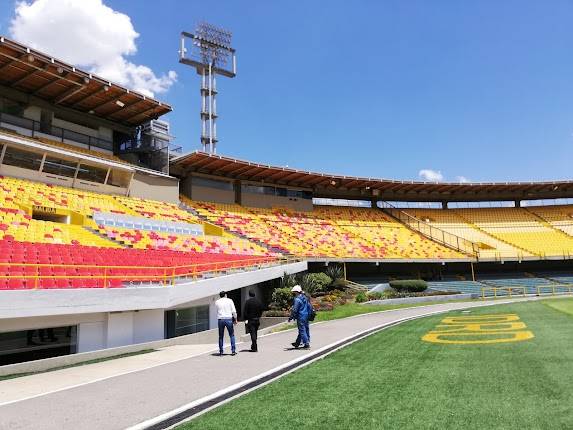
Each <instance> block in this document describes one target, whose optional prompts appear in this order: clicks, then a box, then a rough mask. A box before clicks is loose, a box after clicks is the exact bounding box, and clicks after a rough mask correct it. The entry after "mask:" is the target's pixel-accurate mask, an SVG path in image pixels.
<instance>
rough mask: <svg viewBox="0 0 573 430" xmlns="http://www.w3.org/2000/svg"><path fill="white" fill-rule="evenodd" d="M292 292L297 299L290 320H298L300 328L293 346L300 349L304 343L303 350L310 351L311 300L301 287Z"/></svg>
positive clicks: (296, 286) (297, 323)
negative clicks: (309, 318)
mask: <svg viewBox="0 0 573 430" xmlns="http://www.w3.org/2000/svg"><path fill="white" fill-rule="evenodd" d="M291 292H292V293H293V294H294V296H295V298H294V303H293V305H292V309H291V312H290V317H289V319H288V320H289V321H292V320H296V325H297V327H298V336H297V338H296V340H295V341H294V342H293V343H292V344H291V345H292V346H294V347H295V348H298V347H299V346H300V344H301V343H302V347H303V349H308V348H310V331H309V328H308V317H309V315H310V309H309V308H310V306H309V301H308V300H309V299H308V298H307V297H306V295H305V294H304V293H303V292H302V288H301V287H300V285H295V286H294V287H292V290H291Z"/></svg>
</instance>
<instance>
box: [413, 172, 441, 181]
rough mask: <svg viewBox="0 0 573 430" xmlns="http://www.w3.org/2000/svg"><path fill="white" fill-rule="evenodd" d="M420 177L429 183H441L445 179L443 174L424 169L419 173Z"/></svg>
mask: <svg viewBox="0 0 573 430" xmlns="http://www.w3.org/2000/svg"><path fill="white" fill-rule="evenodd" d="M418 176H419V177H420V178H422V179H423V180H424V181H428V182H441V181H442V180H443V179H444V175H442V172H440V171H436V170H432V169H422V170H420V171H419V172H418Z"/></svg>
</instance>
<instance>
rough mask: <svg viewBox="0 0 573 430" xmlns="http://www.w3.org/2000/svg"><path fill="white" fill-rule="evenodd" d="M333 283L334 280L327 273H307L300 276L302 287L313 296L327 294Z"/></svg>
mask: <svg viewBox="0 0 573 430" xmlns="http://www.w3.org/2000/svg"><path fill="white" fill-rule="evenodd" d="M331 283H332V279H331V278H330V277H329V276H328V275H326V274H325V273H305V274H304V275H302V276H299V284H300V286H301V287H302V289H303V290H304V292H306V293H307V294H309V295H311V296H314V295H316V294H320V293H324V292H326V291H327V290H328V286H329V285H330V284H331Z"/></svg>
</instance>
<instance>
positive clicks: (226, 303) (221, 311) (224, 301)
mask: <svg viewBox="0 0 573 430" xmlns="http://www.w3.org/2000/svg"><path fill="white" fill-rule="evenodd" d="M219 297H220V299H219V300H217V301H216V302H215V307H216V308H217V322H218V325H219V355H220V356H221V355H223V336H224V335H225V328H226V329H227V331H228V332H229V337H230V338H231V355H237V350H236V347H235V327H234V326H235V324H237V309H236V308H235V303H233V301H232V300H231V299H229V298H228V297H227V293H226V292H225V291H221V292H220V293H219Z"/></svg>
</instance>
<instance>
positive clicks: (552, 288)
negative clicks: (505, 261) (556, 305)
mask: <svg viewBox="0 0 573 430" xmlns="http://www.w3.org/2000/svg"><path fill="white" fill-rule="evenodd" d="M531 289H535V290H534V291H535V293H528V292H527V291H528V290H531ZM488 291H491V292H492V293H493V294H492V295H493V298H498V297H510V298H511V297H513V296H515V295H516V294H515V293H514V291H518V293H517V294H518V295H519V296H521V297H525V296H526V295H527V294H530V295H531V294H535V295H537V296H541V295H542V294H551V295H552V296H554V295H556V294H559V293H561V294H564V293H569V294H571V293H573V284H555V285H547V284H546V285H537V286H531V287H522V286H513V287H482V289H481V298H482V299H486V298H487V297H491V296H492V295H488V294H486V293H487V292H488ZM519 291H521V292H519Z"/></svg>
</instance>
